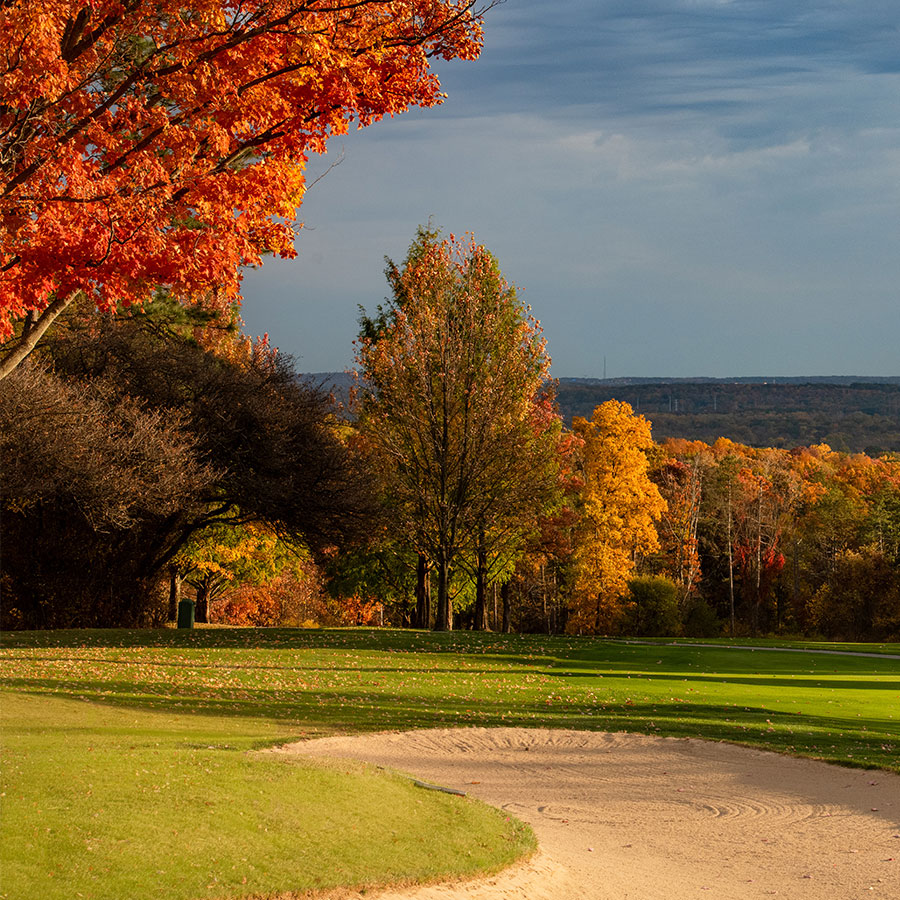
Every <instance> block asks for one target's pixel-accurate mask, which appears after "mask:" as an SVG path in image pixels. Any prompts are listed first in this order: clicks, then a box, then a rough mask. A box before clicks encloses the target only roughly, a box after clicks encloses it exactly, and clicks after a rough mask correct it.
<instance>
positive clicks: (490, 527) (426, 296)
mask: <svg viewBox="0 0 900 900" xmlns="http://www.w3.org/2000/svg"><path fill="white" fill-rule="evenodd" d="M387 276H388V280H389V282H390V284H391V287H392V289H393V298H392V299H391V300H390V301H389V302H388V304H387V305H386V306H384V307H379V310H378V314H377V316H376V317H375V318H367V317H364V318H363V320H362V326H363V329H362V334H361V339H360V342H359V350H358V355H357V362H358V365H359V369H360V385H361V391H360V393H361V397H360V401H361V402H360V427H361V430H362V432H363V434H364V435H365V437H366V439H367V440H368V441H369V442H370V444H371V446H372V449H373V452H374V455H375V457H376V458H377V459H378V460H379V461H380V463H379V465H380V470H381V472H382V474H383V479H384V483H385V485H386V493H387V494H388V495H389V496H390V497H391V502H392V506H393V508H394V510H395V512H396V514H397V517H398V521H399V523H400V525H401V527H402V529H403V531H404V532H405V534H406V535H407V538H408V539H409V540H410V542H411V543H412V545H413V546H414V547H415V548H416V549H417V550H418V551H419V552H420V553H422V554H424V555H426V556H427V557H428V558H429V559H430V560H431V561H433V563H434V565H435V569H436V574H437V621H436V624H435V627H436V628H438V629H440V630H449V629H450V628H451V627H452V601H451V595H450V584H449V579H450V569H451V565H452V564H453V563H454V561H455V560H456V558H457V556H458V554H460V553H461V552H462V553H465V552H468V553H471V554H473V555H477V554H478V553H479V552H484V550H485V546H486V542H487V540H488V536H489V535H498V534H503V533H504V532H505V531H508V530H514V528H515V527H517V526H516V525H515V524H513V523H518V524H521V522H522V519H523V516H524V515H525V510H526V509H527V510H528V511H529V514H530V515H531V516H532V518H533V517H534V515H535V514H536V512H537V511H540V509H541V507H542V506H543V505H544V504H545V503H546V502H547V498H548V497H549V496H550V495H551V494H552V492H553V491H554V489H555V480H556V473H555V472H554V471H553V468H552V465H550V463H549V462H545V460H550V459H551V458H552V457H553V455H554V452H555V445H556V437H557V431H556V430H554V427H547V428H543V427H540V425H539V423H538V421H537V420H538V419H539V416H538V414H537V411H536V410H537V401H536V398H537V397H538V396H539V392H540V389H541V387H542V385H543V384H544V383H545V382H546V380H547V372H548V369H549V362H550V361H549V359H548V357H547V355H546V352H545V348H544V341H543V340H542V338H541V336H540V329H539V327H538V325H537V322H536V321H535V320H534V319H533V318H531V317H530V316H529V315H528V311H527V309H526V308H525V307H523V306H522V304H521V303H520V302H519V300H518V299H517V297H516V292H515V290H514V289H513V288H512V287H511V286H510V285H508V284H507V283H506V282H505V281H504V279H503V277H502V275H501V273H500V268H499V266H498V264H497V261H496V260H495V258H494V257H493V256H492V255H491V254H490V253H489V252H488V251H487V250H486V249H485V248H484V247H483V246H481V245H478V244H476V243H475V241H474V240H473V239H469V240H468V241H466V242H460V241H457V240H456V239H454V238H453V237H452V236H451V237H450V238H448V239H441V238H440V235H439V234H438V233H436V232H434V231H430V230H427V229H419V232H418V234H417V236H416V239H415V240H414V241H413V243H412V245H411V247H410V250H409V253H408V254H407V257H406V260H405V261H404V263H403V265H402V266H398V265H395V264H393V263H390V262H389V264H388V269H387Z"/></svg>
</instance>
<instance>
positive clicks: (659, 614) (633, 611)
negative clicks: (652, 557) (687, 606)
mask: <svg viewBox="0 0 900 900" xmlns="http://www.w3.org/2000/svg"><path fill="white" fill-rule="evenodd" d="M628 591H629V595H628V597H627V599H626V604H627V605H626V615H625V619H624V621H623V624H622V631H623V632H624V633H625V634H635V635H640V636H642V637H663V636H666V635H674V634H678V632H679V630H680V625H681V617H680V615H679V612H678V587H677V586H676V585H675V584H674V583H673V582H671V581H669V579H668V578H664V577H662V576H661V575H646V576H639V577H638V578H632V579H631V580H630V581H629V582H628Z"/></svg>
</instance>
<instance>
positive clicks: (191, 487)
mask: <svg viewBox="0 0 900 900" xmlns="http://www.w3.org/2000/svg"><path fill="white" fill-rule="evenodd" d="M386 274H387V277H388V282H389V285H390V288H391V296H390V298H389V299H388V300H387V301H386V302H385V303H383V304H382V305H381V306H379V307H378V308H377V309H376V311H375V312H374V313H372V314H368V313H366V312H365V311H363V312H362V314H361V319H360V334H359V339H358V341H357V370H356V378H357V382H356V387H355V390H354V397H353V399H352V406H353V412H354V416H353V417H352V420H350V421H348V419H347V418H346V417H345V416H342V415H339V414H338V412H339V411H338V409H337V407H336V405H335V403H334V401H333V399H332V398H331V397H329V396H327V395H325V394H324V393H323V392H322V391H321V390H320V389H319V388H317V387H315V386H313V385H309V384H304V383H303V382H302V381H301V380H300V379H299V377H298V376H297V375H296V373H295V371H294V369H293V366H292V363H291V360H290V359H289V358H288V357H286V356H284V355H283V354H279V353H276V352H274V351H273V350H271V348H269V347H268V345H267V343H266V342H265V341H255V342H254V341H250V340H249V339H247V338H245V337H244V336H242V335H241V334H240V331H239V329H238V328H237V319H236V310H235V309H232V310H231V311H230V312H229V313H227V314H226V313H222V312H216V313H209V312H204V311H202V310H198V309H196V308H194V307H190V306H187V307H186V306H184V305H183V304H181V303H179V302H177V300H176V299H175V298H173V297H172V296H170V295H167V294H165V293H161V294H159V295H158V296H157V297H156V298H155V300H154V302H153V303H151V304H149V305H148V306H147V307H146V308H145V309H143V310H134V309H130V310H122V311H120V313H119V315H118V316H115V317H112V316H105V315H98V313H97V312H96V311H95V310H94V309H93V307H92V306H91V305H90V304H75V305H74V307H73V308H72V309H70V310H69V311H67V313H65V314H64V315H63V316H62V317H61V319H60V321H59V322H58V323H57V325H56V326H55V328H54V329H53V330H52V332H51V337H50V339H48V340H46V341H45V342H44V344H43V345H42V347H41V349H40V350H39V351H38V352H36V353H35V354H34V355H33V356H32V359H31V360H30V361H29V362H28V363H26V364H23V365H22V366H20V367H19V368H18V369H17V370H16V371H15V372H14V373H12V374H11V375H10V376H9V377H8V378H7V379H6V380H5V382H4V387H3V391H2V392H0V435H2V437H0V441H2V448H0V449H2V452H3V456H4V460H5V465H4V469H3V473H2V489H3V516H2V529H3V535H2V537H3V593H4V603H3V625H4V627H32V628H33V627H60V626H65V625H76V626H87V625H161V624H164V623H165V622H166V621H171V620H173V619H174V618H175V612H176V607H177V603H178V600H179V599H180V598H181V597H189V598H190V599H192V600H193V601H194V602H195V603H196V604H197V607H196V609H197V618H198V619H199V620H200V621H227V622H233V623H239V624H259V625H271V624H279V623H289V624H392V625H401V626H413V627H420V628H429V627H433V628H437V629H442V630H449V629H452V628H460V627H464V628H475V629H484V628H492V629H495V630H521V631H547V632H569V633H582V634H584V633H600V634H637V635H654V634H687V635H697V636H713V635H718V634H732V635H741V634H767V633H774V632H778V633H791V634H798V635H801V634H803V635H814V634H821V635H823V636H826V637H843V638H848V639H887V638H890V637H892V636H897V635H898V633H900V459H898V457H897V456H896V455H890V454H886V455H884V456H881V457H878V458H876V457H870V456H867V455H865V454H847V453H841V452H838V451H835V450H832V449H831V448H829V447H827V446H826V445H814V446H809V447H800V448H793V449H791V450H785V449H777V448H754V447H749V446H746V445H742V444H738V443H734V442H732V441H729V440H727V439H720V440H718V441H715V442H714V443H712V444H707V443H704V442H699V441H686V440H667V441H664V442H661V443H660V442H654V441H653V439H652V436H651V431H650V424H649V422H648V421H647V420H646V419H645V418H644V417H643V416H641V415H639V414H637V413H635V412H634V410H633V409H632V408H631V406H630V405H629V404H627V403H624V402H620V401H616V400H611V401H607V402H606V403H603V404H601V405H599V406H598V407H597V408H596V409H595V410H594V411H593V413H592V415H591V417H590V418H584V417H576V418H575V419H574V421H573V425H572V427H571V428H566V427H564V425H563V420H562V417H561V415H560V413H559V410H558V406H557V404H556V401H555V397H554V385H553V382H552V380H551V379H550V378H549V374H548V370H549V357H548V355H547V349H546V345H545V342H544V340H543V338H542V337H541V332H540V326H539V324H538V323H537V322H536V321H535V319H534V318H533V317H532V316H531V315H530V312H529V310H528V309H527V307H525V306H524V305H523V304H522V303H521V302H520V301H519V299H518V297H517V294H516V291H515V288H514V287H513V286H512V285H510V284H508V283H507V282H506V281H505V280H504V278H503V276H502V273H501V271H500V268H499V265H498V263H497V260H496V259H495V258H494V257H493V256H492V255H491V254H490V252H489V251H487V249H486V248H484V247H483V246H481V245H479V244H478V243H476V242H475V240H474V239H473V238H471V237H467V238H465V239H463V240H459V239H457V238H455V237H453V236H450V237H447V238H444V237H443V236H442V235H441V234H440V233H439V232H436V231H434V230H431V229H427V228H422V229H420V230H419V232H418V233H417V235H416V237H415V239H414V241H413V243H412V245H411V246H410V249H409V252H408V254H407V256H406V258H405V259H404V260H403V261H402V262H401V263H399V264H397V263H394V262H391V261H389V262H388V266H387V270H386Z"/></svg>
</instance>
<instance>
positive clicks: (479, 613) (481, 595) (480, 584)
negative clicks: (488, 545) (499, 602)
mask: <svg viewBox="0 0 900 900" xmlns="http://www.w3.org/2000/svg"><path fill="white" fill-rule="evenodd" d="M486 591H487V550H486V549H485V547H484V543H483V542H479V545H478V567H477V568H476V570H475V621H474V622H473V623H472V628H473V629H474V630H475V631H484V630H485V629H486V628H487V622H486V618H487V616H486V615H485V613H486V604H485V593H486Z"/></svg>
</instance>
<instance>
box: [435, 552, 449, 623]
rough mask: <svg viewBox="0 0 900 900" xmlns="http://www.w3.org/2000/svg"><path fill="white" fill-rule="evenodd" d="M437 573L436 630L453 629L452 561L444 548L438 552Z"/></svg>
mask: <svg viewBox="0 0 900 900" xmlns="http://www.w3.org/2000/svg"><path fill="white" fill-rule="evenodd" d="M437 575H438V579H437V581H438V596H437V617H436V619H435V623H434V630H435V631H451V630H452V629H453V611H452V609H451V608H450V563H449V561H448V560H447V553H446V551H444V550H442V551H441V552H440V553H439V554H438V559H437Z"/></svg>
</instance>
